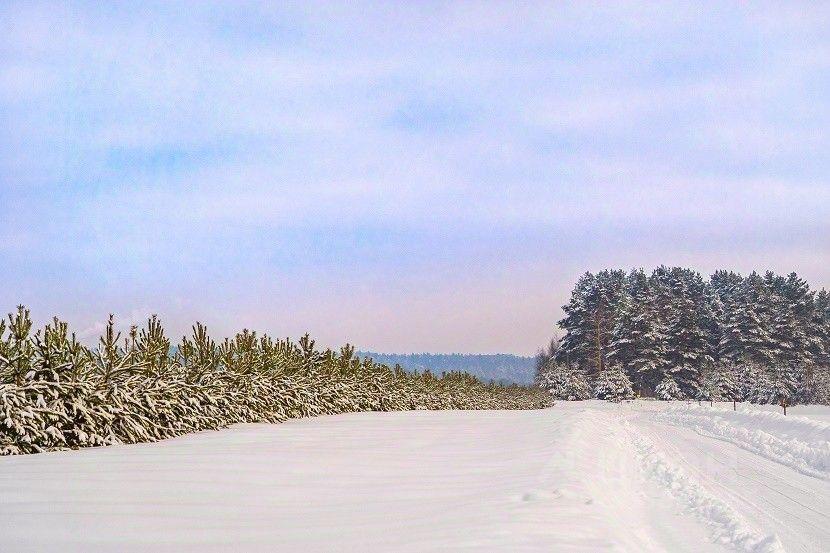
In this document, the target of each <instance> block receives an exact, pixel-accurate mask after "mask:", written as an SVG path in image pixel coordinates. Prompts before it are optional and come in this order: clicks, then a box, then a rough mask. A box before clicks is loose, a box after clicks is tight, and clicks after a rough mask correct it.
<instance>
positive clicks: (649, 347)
mask: <svg viewBox="0 0 830 553" xmlns="http://www.w3.org/2000/svg"><path fill="white" fill-rule="evenodd" d="M619 306H620V312H619V315H618V316H617V322H616V324H615V325H614V330H613V331H612V333H611V340H610V343H609V353H608V360H609V363H615V364H619V365H620V366H622V368H623V370H624V371H625V372H626V374H628V375H629V377H630V378H631V381H632V384H633V386H634V388H635V390H636V391H637V392H638V393H639V394H641V395H647V396H649V395H651V394H652V393H653V392H654V388H655V386H656V385H657V383H658V382H659V377H660V371H661V370H662V369H663V367H665V365H666V338H665V330H664V328H663V325H662V321H661V320H660V319H659V317H658V316H657V311H656V309H655V306H654V297H653V294H652V290H651V287H650V285H649V280H648V277H647V276H646V274H645V272H644V271H643V270H642V269H636V270H633V271H631V273H629V275H628V277H627V293H626V294H625V295H623V296H622V297H621V300H620V303H619Z"/></svg>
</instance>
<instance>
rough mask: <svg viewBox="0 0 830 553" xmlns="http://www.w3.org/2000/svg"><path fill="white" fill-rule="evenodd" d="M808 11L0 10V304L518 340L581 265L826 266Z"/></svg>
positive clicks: (822, 127) (459, 345) (523, 347)
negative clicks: (0, 121)
mask: <svg viewBox="0 0 830 553" xmlns="http://www.w3.org/2000/svg"><path fill="white" fill-rule="evenodd" d="M609 4H610V5H609ZM347 5H348V7H347ZM828 29H830V4H826V3H803V4H801V3H786V5H782V4H781V3H778V4H765V3H746V4H745V5H741V4H737V3H726V2H723V3H705V2H704V3H700V2H689V3H678V4H668V3H661V4H660V5H659V6H655V5H652V3H634V2H632V3H627V2H616V3H598V4H592V3H589V2H574V3H551V2H546V3H538V4H536V3H526V2H522V3H514V4H508V3H470V2H463V3H461V2H459V3H360V2H349V3H343V5H341V6H340V7H337V6H335V5H334V3H329V2H324V3H318V4H315V3H307V2H298V3H276V2H272V3H258V2H250V3H244V2H241V3H240V2H234V3H229V2H228V3H216V4H211V3H209V2H193V3H186V2H176V3H168V2H157V3H156V2H134V3H129V2H125V3H117V4H115V3H113V4H111V5H104V6H100V5H98V3H97V2H89V3H86V2H71V3H65V2H60V3H44V4H38V3H35V2H20V3H17V2H3V3H2V4H0V120H2V125H0V221H2V224H1V225H0V272H2V275H3V279H2V280H3V283H4V285H3V286H2V287H0V305H2V306H4V307H3V308H4V309H7V310H11V309H12V308H13V306H14V305H16V304H17V303H20V302H24V303H25V304H27V305H28V306H30V307H31V308H32V309H33V312H34V314H35V316H36V317H38V318H39V319H40V320H44V319H46V318H47V317H49V316H51V315H53V314H60V315H61V316H62V317H64V318H66V319H68V320H69V321H70V322H71V323H73V325H74V326H76V327H77V328H79V329H81V330H82V332H83V333H84V334H86V335H89V336H92V335H94V333H95V332H96V331H97V330H98V329H99V328H100V322H101V321H103V320H104V319H105V317H106V314H107V313H109V312H115V313H116V314H117V315H118V316H119V318H120V320H122V321H123V322H124V323H125V324H127V323H129V322H132V321H140V320H142V319H143V318H144V317H145V316H146V315H147V314H149V313H158V314H159V315H161V316H162V318H163V319H164V320H165V321H166V322H167V323H168V326H169V328H170V329H171V331H172V333H173V334H174V335H176V334H179V333H181V332H183V331H185V330H187V329H188V328H189V326H190V324H191V323H192V322H193V321H195V320H201V321H203V322H206V323H207V324H208V326H209V328H210V329H211V330H212V331H215V333H216V334H219V335H224V334H228V333H231V332H233V331H236V330H238V329H240V328H242V327H249V328H255V329H262V330H268V331H269V332H271V333H273V334H276V335H291V336H296V335H299V334H301V333H303V332H305V331H310V332H311V333H312V334H314V335H315V336H317V337H318V339H319V341H320V342H322V343H324V344H331V345H335V344H340V343H343V342H345V341H350V342H352V343H356V344H357V345H358V346H359V347H363V348H371V349H375V350H383V351H470V352H497V351H506V352H516V353H530V352H532V351H534V350H535V349H536V347H537V346H538V345H540V344H542V343H544V342H545V340H546V339H547V337H548V336H549V335H550V334H551V333H552V330H553V327H554V324H555V321H556V320H557V319H558V318H559V316H560V313H561V312H560V310H559V306H560V305H561V304H563V303H564V302H565V301H566V299H567V295H568V291H569V289H570V287H571V285H572V283H573V281H574V280H575V279H576V278H577V276H578V275H579V274H581V273H582V272H584V271H585V270H597V269H600V268H603V267H609V266H613V267H626V268H629V267H634V266H644V267H652V266H655V265H658V264H661V263H663V264H669V265H685V266H691V267H694V268H697V269H699V270H701V271H703V272H710V271H712V270H714V269H716V268H734V269H736V270H740V271H744V272H746V271H749V270H751V269H759V270H765V269H773V270H777V271H781V272H789V271H792V270H795V271H797V272H799V273H800V274H801V275H802V276H804V277H805V278H807V279H808V280H809V282H810V283H811V284H812V285H813V286H814V287H822V286H825V287H826V286H830V155H828V152H830V133H829V132H828V130H829V129H830V111H828V105H830V32H828Z"/></svg>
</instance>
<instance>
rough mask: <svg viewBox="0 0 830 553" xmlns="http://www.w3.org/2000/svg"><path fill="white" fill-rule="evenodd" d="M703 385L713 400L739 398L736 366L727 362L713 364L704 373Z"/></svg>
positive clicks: (735, 399)
mask: <svg viewBox="0 0 830 553" xmlns="http://www.w3.org/2000/svg"><path fill="white" fill-rule="evenodd" d="M704 387H705V388H707V389H708V390H709V393H710V395H711V397H712V399H713V400H714V401H738V400H739V399H741V390H740V386H739V384H738V368H737V367H736V366H734V365H732V364H728V363H718V364H716V365H713V366H712V367H711V368H710V369H709V370H707V371H706V373H705V375H704Z"/></svg>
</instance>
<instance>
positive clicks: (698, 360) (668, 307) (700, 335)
mask: <svg viewBox="0 0 830 553" xmlns="http://www.w3.org/2000/svg"><path fill="white" fill-rule="evenodd" d="M661 287H662V289H663V292H662V296H663V298H664V305H663V312H664V316H665V321H666V343H667V344H668V346H667V349H668V351H667V357H668V367H669V369H668V370H669V371H670V372H671V374H672V377H673V378H674V380H675V381H676V382H677V384H678V386H680V389H681V390H682V391H683V393H684V394H685V395H686V396H688V397H696V396H697V393H698V388H699V383H700V372H701V369H702V368H703V366H705V365H707V364H709V363H711V362H712V356H711V355H710V353H709V343H708V340H707V336H706V333H705V330H704V328H703V325H702V322H703V320H704V316H703V310H704V309H705V306H706V290H705V284H704V283H703V279H702V278H701V277H700V275H699V274H698V273H696V272H694V271H689V270H688V269H680V268H673V269H671V270H670V271H669V272H668V274H667V275H665V277H663V282H662V283H661Z"/></svg>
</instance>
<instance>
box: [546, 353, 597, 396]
mask: <svg viewBox="0 0 830 553" xmlns="http://www.w3.org/2000/svg"><path fill="white" fill-rule="evenodd" d="M540 386H541V387H542V389H544V390H547V391H549V392H550V393H551V395H552V396H553V397H554V398H556V399H562V400H567V401H578V400H583V399H590V397H591V388H590V387H589V386H588V380H587V379H586V378H585V373H584V372H583V371H582V370H581V369H579V368H578V367H575V366H568V365H563V364H561V363H557V362H556V361H554V360H551V361H549V362H548V363H547V365H546V366H545V369H544V370H543V371H542V377H541V379H540Z"/></svg>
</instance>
